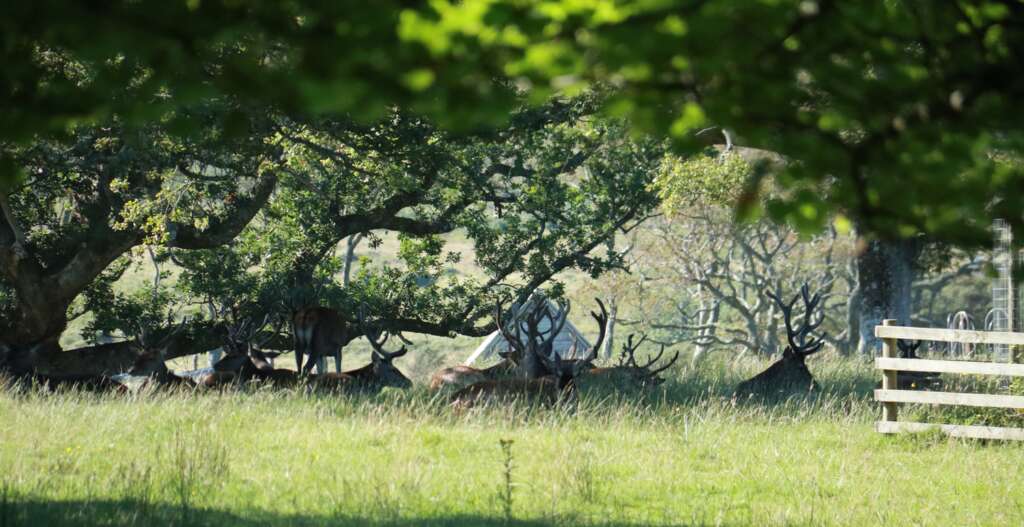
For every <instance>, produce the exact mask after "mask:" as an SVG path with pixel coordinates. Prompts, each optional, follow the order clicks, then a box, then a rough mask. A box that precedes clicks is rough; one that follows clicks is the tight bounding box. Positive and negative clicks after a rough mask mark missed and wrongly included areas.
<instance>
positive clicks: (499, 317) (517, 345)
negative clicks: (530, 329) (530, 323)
mask: <svg viewBox="0 0 1024 527" xmlns="http://www.w3.org/2000/svg"><path fill="white" fill-rule="evenodd" d="M503 313H504V307H503V306H502V304H501V301H500V300H499V301H497V302H496V303H495V306H494V323H495V324H496V325H497V326H498V331H499V332H500V333H501V336H502V337H504V338H505V342H508V345H509V347H510V348H514V349H513V351H514V352H515V353H516V354H518V355H519V356H520V357H522V356H523V354H524V353H525V351H526V350H525V348H524V345H523V341H522V332H521V330H520V327H519V322H518V321H517V320H516V316H515V313H513V314H512V328H513V331H514V332H515V333H514V334H513V333H511V332H510V331H509V330H508V327H509V326H508V324H507V323H506V322H505V318H504V316H503Z"/></svg>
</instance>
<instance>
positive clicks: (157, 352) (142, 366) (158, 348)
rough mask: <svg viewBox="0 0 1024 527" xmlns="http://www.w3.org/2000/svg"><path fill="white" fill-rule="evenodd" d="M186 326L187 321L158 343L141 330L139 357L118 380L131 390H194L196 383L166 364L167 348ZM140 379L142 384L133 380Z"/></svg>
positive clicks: (139, 335)
mask: <svg viewBox="0 0 1024 527" xmlns="http://www.w3.org/2000/svg"><path fill="white" fill-rule="evenodd" d="M186 324H187V321H186V320H182V321H181V323H179V324H178V325H176V326H175V327H174V328H173V329H171V330H170V331H168V333H167V334H166V335H164V337H163V338H161V339H160V340H159V341H157V342H153V341H152V336H151V335H150V333H149V331H146V330H140V331H139V334H138V335H137V336H136V337H135V342H136V345H137V346H138V348H139V356H138V358H137V359H135V363H134V364H132V367H131V369H129V370H128V373H127V374H125V375H122V376H117V377H116V378H117V380H118V381H119V382H122V383H124V384H125V386H126V387H128V388H129V389H140V388H143V387H146V386H159V387H183V388H194V387H195V386H196V383H195V382H194V381H193V380H192V379H190V378H187V377H182V376H179V375H176V374H175V373H174V372H173V371H171V370H169V369H167V363H166V360H167V348H168V346H169V344H170V342H171V340H172V339H174V338H175V337H176V336H177V335H178V333H180V332H181V331H182V329H184V327H185V325H186ZM139 378H142V380H141V382H138V383H137V382H134V381H133V379H139Z"/></svg>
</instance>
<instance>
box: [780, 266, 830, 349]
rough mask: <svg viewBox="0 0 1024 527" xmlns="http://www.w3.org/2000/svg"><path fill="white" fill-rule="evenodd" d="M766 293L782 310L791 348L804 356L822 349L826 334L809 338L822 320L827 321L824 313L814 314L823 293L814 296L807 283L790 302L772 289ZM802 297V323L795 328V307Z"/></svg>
mask: <svg viewBox="0 0 1024 527" xmlns="http://www.w3.org/2000/svg"><path fill="white" fill-rule="evenodd" d="M766 294H767V295H768V297H769V298H771V299H772V300H774V301H775V304H776V305H777V306H778V308H779V311H781V312H782V318H783V321H784V322H785V323H786V339H787V340H788V341H789V348H790V350H792V351H793V353H795V354H797V355H800V356H803V357H806V356H808V355H811V354H812V353H817V352H818V351H821V347H822V346H823V345H824V344H825V335H822V336H820V337H811V338H810V339H809V340H808V337H809V336H810V334H811V332H813V331H814V330H816V329H818V326H821V324H822V322H824V321H825V316H824V313H822V314H821V316H818V317H815V316H814V314H815V310H816V309H817V307H818V303H820V302H821V294H820V293H816V294H814V295H813V296H812V295H811V291H810V287H809V286H808V285H807V284H804V285H803V287H801V288H800V294H798V295H795V296H794V297H793V300H790V301H789V303H785V302H783V301H782V298H781V297H780V295H778V294H776V293H774V292H772V291H766ZM800 299H803V304H804V314H803V317H802V318H801V320H800V325H799V326H798V327H795V328H794V327H793V307H794V306H795V305H796V302H797V300H800Z"/></svg>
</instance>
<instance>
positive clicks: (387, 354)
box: [358, 306, 409, 360]
mask: <svg viewBox="0 0 1024 527" xmlns="http://www.w3.org/2000/svg"><path fill="white" fill-rule="evenodd" d="M358 317H359V327H360V328H361V329H362V331H363V335H366V340H367V341H369V342H370V346H372V347H373V351H374V353H376V354H377V355H378V356H379V357H380V358H382V359H384V360H392V359H396V358H398V357H401V356H402V355H405V354H406V353H408V352H409V350H408V349H406V348H405V346H402V347H401V348H399V349H398V350H397V351H386V350H385V349H384V344H386V343H387V342H388V338H390V337H391V333H389V332H387V331H382V330H379V329H377V330H373V329H371V328H370V326H369V325H368V324H367V323H366V312H365V306H360V307H359V313H358ZM398 338H399V339H400V340H401V338H402V337H401V336H399V337H398Z"/></svg>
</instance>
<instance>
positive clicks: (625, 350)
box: [619, 333, 647, 367]
mask: <svg viewBox="0 0 1024 527" xmlns="http://www.w3.org/2000/svg"><path fill="white" fill-rule="evenodd" d="M635 336H636V333H630V334H629V336H628V337H626V342H623V343H622V354H621V355H619V366H632V367H638V366H637V365H636V357H635V356H634V354H635V353H636V350H637V348H639V347H640V345H641V344H643V343H644V341H646V340H647V335H645V334H643V333H641V334H640V340H638V341H636V344H634V343H633V337H635Z"/></svg>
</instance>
